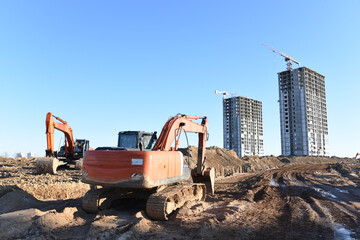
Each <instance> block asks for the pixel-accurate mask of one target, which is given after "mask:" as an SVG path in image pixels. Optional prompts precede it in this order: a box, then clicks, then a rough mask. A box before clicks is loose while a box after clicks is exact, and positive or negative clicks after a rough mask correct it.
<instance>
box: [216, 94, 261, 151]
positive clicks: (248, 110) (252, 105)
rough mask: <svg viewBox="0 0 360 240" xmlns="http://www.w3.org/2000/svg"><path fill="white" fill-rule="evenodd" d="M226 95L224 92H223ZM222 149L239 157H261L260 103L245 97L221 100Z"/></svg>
mask: <svg viewBox="0 0 360 240" xmlns="http://www.w3.org/2000/svg"><path fill="white" fill-rule="evenodd" d="M223 93H226V92H223ZM223 118H224V119H223V124H224V131H223V133H224V148H226V149H232V150H234V151H235V152H236V153H237V154H238V156H239V157H243V156H247V155H263V154H264V147H263V146H264V143H263V120H262V103H261V102H260V101H257V100H253V99H250V98H246V97H240V96H233V97H230V98H225V94H224V98H223Z"/></svg>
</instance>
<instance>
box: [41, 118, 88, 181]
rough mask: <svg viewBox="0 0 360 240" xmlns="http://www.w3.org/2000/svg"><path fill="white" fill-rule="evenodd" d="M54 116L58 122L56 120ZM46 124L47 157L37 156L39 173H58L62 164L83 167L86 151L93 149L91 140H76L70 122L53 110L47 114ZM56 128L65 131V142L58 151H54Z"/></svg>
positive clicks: (77, 167)
mask: <svg viewBox="0 0 360 240" xmlns="http://www.w3.org/2000/svg"><path fill="white" fill-rule="evenodd" d="M54 118H55V119H56V120H57V121H58V122H55V121H54ZM45 125H46V142H47V148H46V150H45V157H42V158H37V160H36V171H37V173H50V174H56V172H57V168H58V167H59V166H62V165H67V166H68V167H70V168H75V169H81V166H82V159H83V157H84V153H85V152H86V151H88V150H91V149H90V148H89V140H86V139H76V140H74V136H73V130H72V129H71V127H70V126H69V124H68V123H67V122H66V121H64V120H62V119H61V118H59V117H56V116H54V115H53V114H52V113H51V112H48V113H47V114H46V121H45ZM55 129H57V130H59V131H61V132H63V133H64V135H65V144H64V145H63V146H62V147H61V148H60V151H58V152H57V151H54V130H55Z"/></svg>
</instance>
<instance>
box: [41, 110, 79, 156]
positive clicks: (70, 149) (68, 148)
mask: <svg viewBox="0 0 360 240" xmlns="http://www.w3.org/2000/svg"><path fill="white" fill-rule="evenodd" d="M54 118H55V119H56V120H58V121H59V122H60V123H58V122H55V121H54ZM45 124H46V140H47V149H46V156H47V157H52V156H54V155H55V152H54V129H57V130H59V131H61V132H63V133H64V135H65V139H66V140H65V154H66V156H67V155H69V154H73V153H74V148H75V141H74V137H73V131H72V129H71V127H70V126H69V125H68V124H67V122H66V121H64V120H62V119H61V118H59V117H56V116H54V115H53V114H52V113H51V112H48V113H47V114H46V121H45Z"/></svg>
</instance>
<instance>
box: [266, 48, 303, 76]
mask: <svg viewBox="0 0 360 240" xmlns="http://www.w3.org/2000/svg"><path fill="white" fill-rule="evenodd" d="M261 45H263V46H264V47H266V48H268V49H270V50H271V51H273V52H274V53H277V54H279V55H280V56H283V57H284V58H285V62H286V66H287V70H292V63H291V62H294V63H296V64H297V65H299V66H300V62H298V61H296V60H295V59H293V58H292V57H290V56H288V55H286V54H285V53H282V52H280V51H279V50H276V49H274V48H273V47H270V46H269V45H267V44H265V43H262V44H261Z"/></svg>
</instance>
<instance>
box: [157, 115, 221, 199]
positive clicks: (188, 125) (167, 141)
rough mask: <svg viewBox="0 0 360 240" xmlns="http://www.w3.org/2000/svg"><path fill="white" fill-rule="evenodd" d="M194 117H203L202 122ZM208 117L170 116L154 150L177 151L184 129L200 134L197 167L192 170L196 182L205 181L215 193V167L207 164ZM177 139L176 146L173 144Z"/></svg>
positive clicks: (208, 187)
mask: <svg viewBox="0 0 360 240" xmlns="http://www.w3.org/2000/svg"><path fill="white" fill-rule="evenodd" d="M192 119H194V120H197V119H202V121H201V124H198V123H195V122H193V121H192ZM208 124H209V122H208V119H207V117H202V118H199V117H198V116H187V115H179V114H178V115H177V116H175V117H172V118H170V119H169V120H168V121H167V122H166V123H165V125H164V127H163V129H162V131H161V133H160V136H159V138H158V140H157V142H156V143H155V146H154V147H153V149H152V150H153V151H176V150H177V148H178V146H179V144H180V142H179V137H180V134H181V132H182V131H185V132H193V133H198V134H199V143H198V159H197V167H196V169H193V170H192V177H193V180H194V182H202V183H205V185H206V187H207V189H208V191H209V192H210V193H211V194H214V179H215V169H214V168H207V167H206V166H205V151H206V141H207V138H208ZM174 141H175V146H174V147H171V145H172V144H173V143H174Z"/></svg>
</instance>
